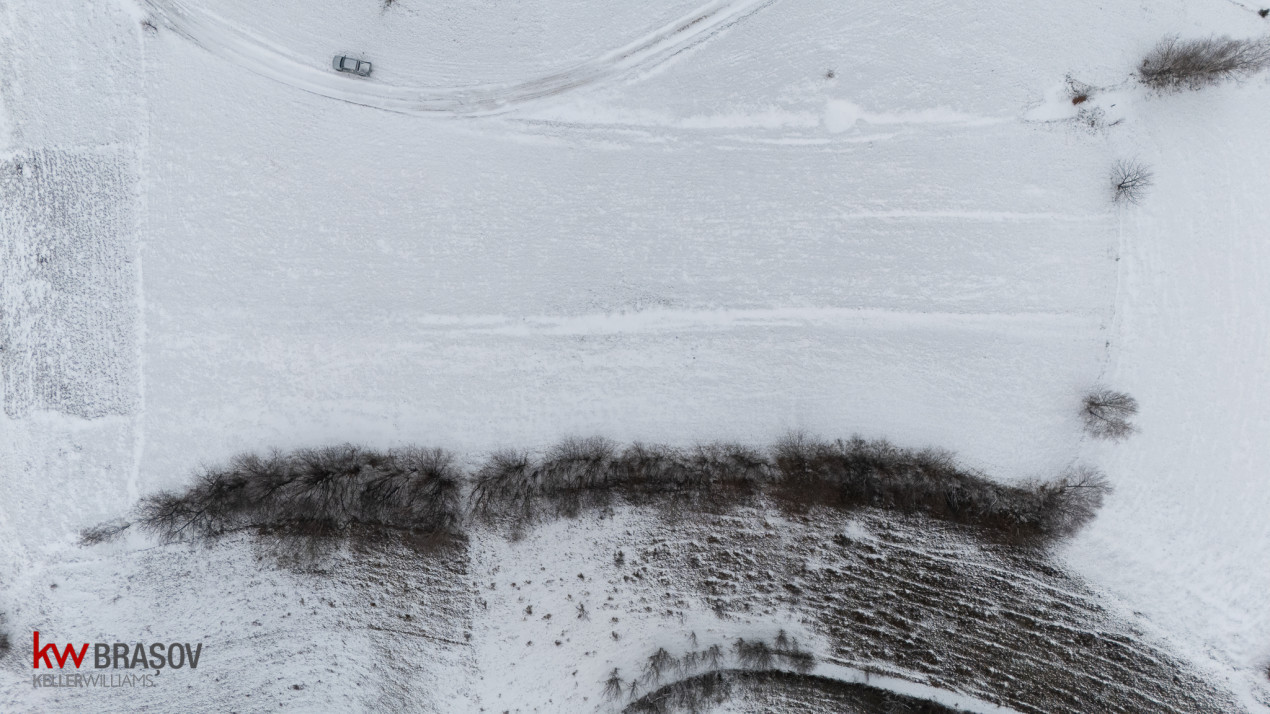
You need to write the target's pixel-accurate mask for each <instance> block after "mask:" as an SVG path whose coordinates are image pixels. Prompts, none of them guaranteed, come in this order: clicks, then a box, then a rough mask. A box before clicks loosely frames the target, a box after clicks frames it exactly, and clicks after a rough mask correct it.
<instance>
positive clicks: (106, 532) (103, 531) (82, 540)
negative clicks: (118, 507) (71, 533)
mask: <svg viewBox="0 0 1270 714" xmlns="http://www.w3.org/2000/svg"><path fill="white" fill-rule="evenodd" d="M131 526H132V523H130V522H128V521H125V520H123V519H122V518H116V519H114V520H111V521H106V522H105V523H99V524H97V525H95V526H91V527H89V528H85V529H84V530H82V531H80V532H79V544H80V545H97V544H98V543H108V542H110V541H112V540H115V539H116V538H118V537H119V536H121V535H123V533H124V531H126V530H128V528H129V527H131Z"/></svg>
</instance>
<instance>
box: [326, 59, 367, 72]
mask: <svg viewBox="0 0 1270 714" xmlns="http://www.w3.org/2000/svg"><path fill="white" fill-rule="evenodd" d="M331 66H332V67H334V68H335V71H336V72H348V73H350V74H356V75H358V76H360V77H369V76H370V62H367V61H366V60H359V59H357V58H356V57H349V56H347V55H335V59H333V60H331Z"/></svg>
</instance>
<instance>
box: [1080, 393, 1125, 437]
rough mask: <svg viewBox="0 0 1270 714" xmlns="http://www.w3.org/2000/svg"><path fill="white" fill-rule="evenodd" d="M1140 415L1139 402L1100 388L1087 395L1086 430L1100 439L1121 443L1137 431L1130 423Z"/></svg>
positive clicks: (1085, 402)
mask: <svg viewBox="0 0 1270 714" xmlns="http://www.w3.org/2000/svg"><path fill="white" fill-rule="evenodd" d="M1137 413H1138V400H1136V399H1134V398H1133V397H1131V396H1129V395H1128V394H1125V393H1124V392H1116V391H1112V390H1110V389H1106V388H1103V387H1100V388H1098V389H1095V390H1094V391H1092V392H1090V393H1089V394H1087V395H1085V400H1084V409H1083V416H1084V419H1085V430H1086V431H1087V432H1089V434H1090V435H1092V436H1094V437H1097V438H1099V439H1110V440H1112V441H1121V440H1123V439H1126V438H1128V437H1129V435H1131V434H1133V432H1134V431H1136V429H1135V428H1134V426H1133V423H1132V422H1131V421H1130V420H1131V419H1132V418H1133V417H1134V416H1136V415H1137Z"/></svg>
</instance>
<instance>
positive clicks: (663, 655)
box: [644, 647, 679, 683]
mask: <svg viewBox="0 0 1270 714" xmlns="http://www.w3.org/2000/svg"><path fill="white" fill-rule="evenodd" d="M678 670H679V660H678V659H676V658H675V657H673V656H671V654H670V653H669V652H667V651H666V648H665V647H659V648H658V649H657V651H656V652H654V653H653V654H652V655H651V656H650V657H649V658H648V661H647V662H646V663H645V664H644V681H645V682H652V683H656V682H660V681H661V678H662V676H663V675H665V674H667V673H670V672H675V671H678Z"/></svg>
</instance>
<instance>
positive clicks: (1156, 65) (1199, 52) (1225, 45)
mask: <svg viewBox="0 0 1270 714" xmlns="http://www.w3.org/2000/svg"><path fill="white" fill-rule="evenodd" d="M1267 67H1270V38H1253V39H1243V40H1237V39H1232V38H1230V37H1209V38H1204V39H1194V40H1182V39H1180V38H1178V37H1176V36H1173V37H1166V38H1164V39H1163V40H1161V41H1160V43H1159V44H1158V45H1156V46H1155V48H1154V49H1152V50H1151V51H1150V52H1149V53H1147V56H1146V57H1145V58H1144V59H1143V60H1142V64H1141V66H1139V67H1138V77H1139V79H1141V81H1142V83H1143V84H1145V85H1147V86H1148V87H1151V88H1153V89H1159V90H1164V91H1174V92H1176V91H1181V90H1183V89H1202V88H1204V87H1207V86H1210V85H1213V84H1217V83H1220V82H1223V81H1226V80H1229V79H1240V78H1244V77H1249V76H1251V75H1253V74H1256V73H1257V72H1260V71H1261V70H1263V69H1266V68H1267Z"/></svg>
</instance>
